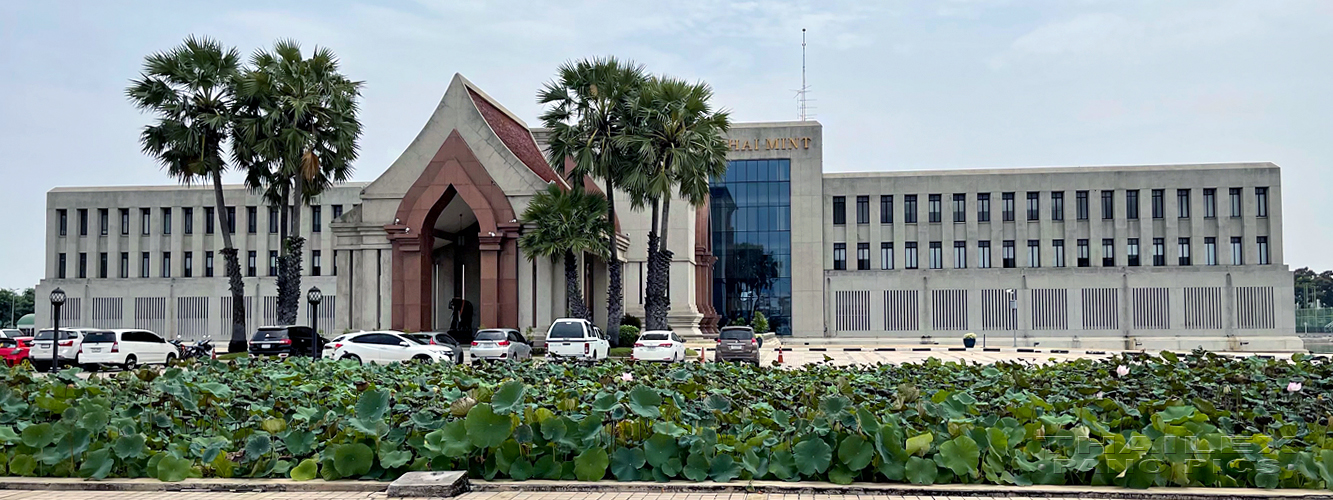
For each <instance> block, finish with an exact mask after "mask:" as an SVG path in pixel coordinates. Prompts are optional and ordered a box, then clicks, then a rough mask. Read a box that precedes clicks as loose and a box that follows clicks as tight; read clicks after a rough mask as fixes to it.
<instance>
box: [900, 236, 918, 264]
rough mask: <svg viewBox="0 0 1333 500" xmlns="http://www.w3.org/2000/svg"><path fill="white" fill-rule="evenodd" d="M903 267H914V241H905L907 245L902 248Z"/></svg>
mask: <svg viewBox="0 0 1333 500" xmlns="http://www.w3.org/2000/svg"><path fill="white" fill-rule="evenodd" d="M903 267H905V268H907V269H916V267H917V266H916V242H915V241H909V242H907V247H906V248H905V249H904V250H903Z"/></svg>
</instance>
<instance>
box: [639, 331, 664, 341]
mask: <svg viewBox="0 0 1333 500" xmlns="http://www.w3.org/2000/svg"><path fill="white" fill-rule="evenodd" d="M639 340H671V335H668V334H665V333H645V334H643V336H641V337H639Z"/></svg>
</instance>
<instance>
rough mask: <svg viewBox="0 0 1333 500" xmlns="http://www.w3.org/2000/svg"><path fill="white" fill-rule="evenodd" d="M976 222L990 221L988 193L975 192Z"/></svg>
mask: <svg viewBox="0 0 1333 500" xmlns="http://www.w3.org/2000/svg"><path fill="white" fill-rule="evenodd" d="M977 222H990V193H978V194H977Z"/></svg>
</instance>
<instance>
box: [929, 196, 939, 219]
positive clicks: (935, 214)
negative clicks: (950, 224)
mask: <svg viewBox="0 0 1333 500" xmlns="http://www.w3.org/2000/svg"><path fill="white" fill-rule="evenodd" d="M940 204H941V203H940V195H938V194H932V195H930V222H939V221H940V209H941V207H940Z"/></svg>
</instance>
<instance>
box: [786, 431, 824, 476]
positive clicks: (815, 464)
mask: <svg viewBox="0 0 1333 500" xmlns="http://www.w3.org/2000/svg"><path fill="white" fill-rule="evenodd" d="M792 455H793V456H794V457H795V459H796V470H798V471H800V472H801V473H802V474H805V475H807V476H813V475H815V474H821V473H823V472H824V471H826V470H828V467H829V462H830V461H832V460H833V448H832V447H830V446H829V445H828V443H825V442H824V440H823V439H820V438H818V437H814V436H811V437H807V438H806V439H804V440H802V441H801V442H799V443H796V447H795V448H793V449H792Z"/></svg>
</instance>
